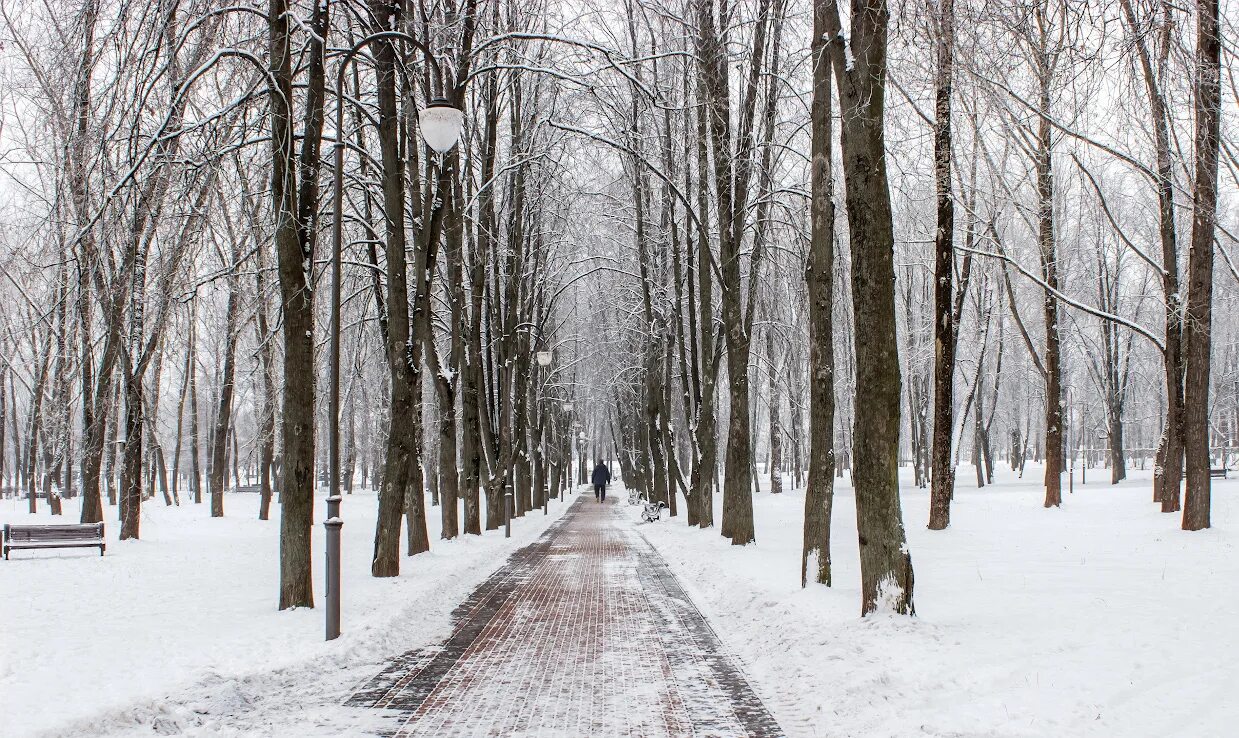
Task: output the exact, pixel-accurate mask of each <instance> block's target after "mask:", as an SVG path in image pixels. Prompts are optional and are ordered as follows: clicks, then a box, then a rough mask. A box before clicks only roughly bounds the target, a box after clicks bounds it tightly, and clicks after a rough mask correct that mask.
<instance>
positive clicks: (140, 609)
mask: <svg viewBox="0 0 1239 738" xmlns="http://www.w3.org/2000/svg"><path fill="white" fill-rule="evenodd" d="M571 501H572V498H566V499H565V501H564V502H563V503H559V502H554V503H552V504H551V506H550V514H549V515H547V516H544V515H543V514H542V512H541V511H540V510H539V511H535V512H533V513H531V514H530V515H528V516H526V517H524V518H522V519H517V520H515V521H514V522H513V526H512V538H511V539H510V540H506V539H505V538H504V537H503V531H502V530H500V531H492V532H489V533H487V534H486V535H484V536H482V537H481V538H478V537H475V536H466V537H462V538H460V539H457V540H455V541H450V542H443V541H440V540H439V538H438V536H439V530H440V525H439V509H438V508H429V509H428V514H427V520H428V524H429V529H430V536H431V552H430V553H428V554H423V555H420V556H416V557H413V558H411V559H410V558H407V557H405V558H403V560H402V562H401V563H402V566H401V575H400V577H399V578H396V579H374V578H372V577H371V576H370V558H371V554H372V552H373V545H374V521H375V513H376V509H377V503H376V498H375V495H374V494H373V493H359V494H354V495H351V496H347V497H345V499H344V502H343V504H342V510H341V513H342V517H343V518H344V520H345V524H344V528H343V543H342V545H343V566H344V569H343V580H342V585H341V592H342V593H343V606H342V620H343V628H344V634H343V635H342V636H341V638H340V639H338V640H336V641H333V642H331V643H327V642H325V641H324V640H323V633H324V623H323V610H322V607H321V605H322V597H323V588H322V568H321V566H320V564H321V562H322V561H323V542H324V536H323V533H322V531H323V527H322V524H321V523H322V518H323V514H324V512H325V510H326V504H325V502H324V500H323V499H322V498H321V497H320V498H319V499H318V500H317V501H316V503H315V515H316V521H315V527H314V546H315V557H314V563H315V572H314V579H315V595H316V597H317V598H318V600H317V604H318V605H319V606H318V607H316V608H315V609H313V610H309V609H303V610H298V611H289V612H282V613H281V612H279V611H277V610H276V605H277V602H278V581H279V540H278V537H279V520H278V512H279V506H278V505H272V514H273V519H272V520H270V521H266V522H263V521H259V520H258V519H257V517H258V516H257V510H258V496H257V495H254V494H230V495H228V496H227V497H226V500H225V511H226V513H227V515H226V517H224V518H219V519H212V518H211V517H210V507H209V505H206V504H203V505H194V504H192V503H191V504H186V505H183V506H181V507H179V508H176V507H174V508H168V507H165V506H164V505H163V504H162V502H160V501H159V500H153V501H150V502H148V503H147V504H146V505H144V506H143V513H142V515H143V517H142V540H141V541H124V542H121V541H118V540H116V536H117V534H118V533H119V530H120V527H119V524H117V523H116V522H115V508H108V509H107V511H106V513H107V518H108V520H107V535H108V548H107V555H106V556H104V557H100V556H99V552H98V550H96V549H64V550H57V551H37V552H31V551H18V552H14V553H13V555H12V560H11V561H7V562H6V561H0V736H3V737H4V738H18V737H24V736H37V735H81V736H98V735H107V734H117V735H146V736H149V735H158V734H162V735H180V734H192V735H203V736H216V735H281V736H284V735H287V736H293V735H298V736H300V735H306V734H308V732H309V731H308V730H307V726H310V725H316V726H318V730H317V732H316V733H315V734H316V735H340V734H343V733H342V731H343V729H341V730H333V729H332V727H331V726H332V719H333V714H332V712H333V709H334V708H337V707H338V706H339V704H340V702H341V701H342V700H343V699H344V698H345V697H346V696H347V695H348V693H349V690H350V688H351V687H353V686H354V685H356V684H357V683H358V682H359V681H362V680H365V679H367V678H369V677H370V676H372V675H373V674H374V673H376V672H377V671H378V670H379V667H380V664H381V663H382V662H383V661H384V660H385V659H386V658H389V657H391V656H393V655H396V654H399V653H402V652H404V651H406V650H409V649H412V648H417V647H421V646H425V645H429V644H432V643H435V642H437V641H438V640H440V639H441V638H443V637H444V636H446V635H447V634H448V633H449V632H450V614H451V611H452V609H453V608H454V607H455V606H456V605H457V604H458V603H459V602H460V601H461V600H463V599H464V598H465V596H466V595H467V594H468V593H469V592H470V591H471V590H472V589H473V587H474V586H475V585H476V584H477V583H479V582H480V581H481V580H482V579H484V578H485V577H486V576H487V575H489V574H490V573H491V572H492V571H494V570H495V569H497V568H498V567H499V566H500V565H502V563H503V562H504V560H505V559H506V558H507V556H508V554H509V553H511V552H512V551H514V550H516V549H517V548H519V547H520V546H523V545H525V544H526V543H529V542H530V541H532V540H533V539H534V538H536V537H537V536H538V535H539V534H541V532H542V531H543V530H544V529H545V528H546V526H547V525H549V524H550V523H551V522H552V521H554V520H556V519H557V518H558V517H559V516H560V514H562V512H563V511H564V510H565V509H567V506H568V504H569V503H570V502H571ZM78 504H79V503H78V502H77V501H76V500H72V501H67V502H66V509H65V517H64V518H61V519H59V521H60V522H66V521H67V522H73V521H76V520H77V519H78V515H79V508H78ZM25 505H26V503H25V501H24V500H23V501H18V500H11V499H10V500H0V523H6V522H8V523H29V522H38V523H50V522H56V519H53V518H52V517H51V516H50V515H46V514H39V515H36V516H30V515H28V514H27V513H26V512H25ZM349 720H350V721H351V722H350V723H349V726H350V728H349V730H352V729H354V728H355V726H356V716H355V715H351V716H349Z"/></svg>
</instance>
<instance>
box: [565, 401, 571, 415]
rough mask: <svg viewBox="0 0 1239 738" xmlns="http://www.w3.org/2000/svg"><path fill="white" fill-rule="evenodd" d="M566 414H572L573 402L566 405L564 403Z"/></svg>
mask: <svg viewBox="0 0 1239 738" xmlns="http://www.w3.org/2000/svg"><path fill="white" fill-rule="evenodd" d="M564 412H566V413H570V412H572V403H571V402H565V403H564Z"/></svg>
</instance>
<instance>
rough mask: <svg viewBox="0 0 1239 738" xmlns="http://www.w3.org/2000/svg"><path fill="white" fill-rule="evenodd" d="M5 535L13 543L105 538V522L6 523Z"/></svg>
mask: <svg viewBox="0 0 1239 738" xmlns="http://www.w3.org/2000/svg"><path fill="white" fill-rule="evenodd" d="M4 537H5V539H6V540H8V541H10V542H12V543H19V542H29V543H39V542H44V541H93V540H102V539H103V523H75V524H70V525H6V526H4Z"/></svg>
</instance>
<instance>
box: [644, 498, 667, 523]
mask: <svg viewBox="0 0 1239 738" xmlns="http://www.w3.org/2000/svg"><path fill="white" fill-rule="evenodd" d="M641 501H642V502H643V503H644V504H645V508H644V509H643V510H642V511H641V519H642V520H644V521H645V522H647V523H653V522H654V521H656V520H661V519H662V516H663V510H664V509H666V507H667V503H665V502H662V501H659V502H650V501H649V499H647V498H645V497H642V498H641Z"/></svg>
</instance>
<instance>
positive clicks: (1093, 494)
mask: <svg viewBox="0 0 1239 738" xmlns="http://www.w3.org/2000/svg"><path fill="white" fill-rule="evenodd" d="M905 471H906V470H905ZM1076 473H1077V476H1076V485H1075V492H1074V494H1070V495H1067V494H1064V497H1065V499H1064V501H1063V506H1062V508H1061V509H1058V510H1045V509H1043V508H1042V506H1041V501H1042V496H1043V488H1042V487H1041V485H1040V478H1041V471H1040V469H1039V468H1033V467H1031V466H1030V467H1029V468H1028V470H1027V472H1026V474H1025V476H1024V478H1023V479H1022V480H1020V479H1017V478H1015V477H1014V476H1013V475H1012V474H1011V473H1010V472H1009V471H1004V472H1002V473H1001V476H1000V478H999V481H1000V482H1001V483H1000V484H999V485H997V486H991V487H986V488H985V489H982V490H977V489H976V488H975V482H974V481H972V480H973V479H975V477H974V472H973V471H972V469H971V467H969V468H961V469H960V470H959V474H958V478H959V479H960V485H959V487H960V489H959V490H958V492H957V494H956V499H955V503H954V506H953V508H952V513H951V528H950V529H949V530H947V531H941V532H933V531H929V530H927V529H926V528H925V522H926V520H927V519H928V508H929V504H928V492H927V491H925V490H917V489H914V488H912V487H911V485H910V481H911V480H910V479H905V480H904V482H905V487H904V491H903V510H904V519H905V523H906V526H907V530H908V539H909V547H910V549H911V551H912V560H913V565H914V567H915V571H916V590H915V601H916V608H917V613H918V617H916V618H914V619H910V618H902V617H898V616H890V615H887V616H875V617H869V618H863V619H862V618H860V617H858V615H859V608H860V586H859V559H858V555H857V545H856V521H855V505H854V498H853V496H852V490H851V487H850V486H849V485H848V484H847V483H846V482H845V483H843V484H839V485H836V496H835V508H834V528H833V546H832V551H833V563H834V587H833V588H830V589H827V588H825V587H813V588H810V589H808V590H802V589H801V588H800V586H799V571H800V570H799V566H800V546H801V526H802V521H803V505H804V496H803V494H802V493H801V492H793V493H785V494H783V495H778V496H773V495H769V494H765V493H763V494H761V495H758V496H757V497H756V499H755V501H754V502H755V504H754V508H755V511H754V517H755V521H756V532H757V544H756V545H755V546H749V547H744V548H739V547H732V546H730V545H728V543H727V541H725V540H724V539H722V538H721V537H720V536H719V535H718V533H717V530H715V531H699V530H689V529H688V528H687V527H686V526H684V524H683V522H682V520H672V521H667V520H665V519H664V521H663V522H661V523H658V524H655V525H649V526H643V528H642V530H643V532H644V533H645V535H646V536H647V538H649V539H650V540H651V541H652V542H653V543H654V544H655V546H656V547H657V548H658V549H659V550H660V551H661V552H662V553H663V555H664V556H665V557H666V558H667V559H668V561H669V562H670V563H671V566H672V568H673V570H675V571H676V573H677V574H679V576H680V577H681V579H682V580H683V581H684V584H685V587H686V589H687V590H688V591H689V593H690V594H691V595H692V596H693V598H694V599H695V600H696V601H697V603H698V605H699V606H700V607H701V608H702V609H703V610H704V611H705V612H706V613H707V615H708V616H709V618H710V620H711V622H712V623H713V625H714V627H715V629H716V630H717V631H718V633H719V635H720V636H721V637H722V639H723V641H724V642H725V643H726V644H727V645H728V646H729V647H730V648H731V649H732V650H733V651H734V652H735V653H736V654H738V655H739V656H740V658H741V660H742V661H743V662H744V663H745V664H746V668H747V670H748V673H749V675H750V677H751V678H752V681H753V682H754V685H755V687H756V688H757V689H758V691H759V693H760V694H761V695H762V697H763V699H765V700H766V702H767V704H768V705H769V706H770V707H771V709H772V710H773V712H774V713H775V717H776V718H777V719H778V720H779V721H780V723H781V725H782V726H783V728H784V729H785V730H787V731H788V733H789V734H790V735H795V736H866V737H870V738H880V737H883V736H890V737H892V738H894V737H895V736H899V737H900V738H905V737H907V736H957V737H963V736H969V737H971V736H976V737H977V738H980V737H981V736H1004V737H1006V736H1011V737H1016V736H1019V737H1023V736H1055V737H1057V736H1071V737H1072V738H1075V737H1078V736H1122V737H1123V738H1135V737H1141V736H1144V737H1148V738H1153V737H1154V736H1156V737H1158V738H1168V737H1170V736H1175V737H1179V736H1191V737H1193V738H1206V737H1214V736H1216V737H1217V738H1222V737H1224V736H1225V737H1230V736H1235V735H1239V551H1237V550H1236V546H1237V545H1239V499H1237V498H1239V481H1234V480H1232V481H1221V480H1215V482H1214V485H1213V528H1212V529H1211V530H1208V531H1204V532H1199V533H1185V532H1182V531H1180V530H1179V522H1180V520H1179V516H1178V515H1163V514H1161V513H1160V512H1159V508H1158V507H1157V506H1155V505H1153V504H1152V503H1151V502H1150V501H1149V500H1150V496H1151V492H1150V490H1151V486H1150V485H1151V482H1150V481H1149V473H1148V472H1139V471H1136V472H1133V474H1132V476H1133V477H1135V479H1133V480H1131V481H1129V482H1126V483H1124V484H1122V485H1119V486H1118V487H1112V486H1110V485H1109V484H1108V483H1107V482H1108V480H1109V475H1108V473H1106V472H1105V471H1104V470H1090V472H1089V484H1088V485H1086V486H1083V487H1082V486H1081V485H1080V479H1079V471H1078V470H1077V472H1076ZM715 510H716V511H718V510H721V501H716V503H715Z"/></svg>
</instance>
